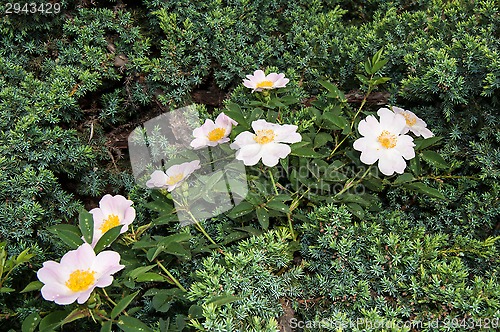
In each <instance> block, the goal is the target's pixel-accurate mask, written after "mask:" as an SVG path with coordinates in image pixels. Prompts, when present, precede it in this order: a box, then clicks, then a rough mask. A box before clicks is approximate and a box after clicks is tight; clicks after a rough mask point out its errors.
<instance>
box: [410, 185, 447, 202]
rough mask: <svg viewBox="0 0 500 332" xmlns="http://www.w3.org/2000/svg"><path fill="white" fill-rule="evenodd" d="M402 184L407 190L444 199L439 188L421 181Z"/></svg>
mask: <svg viewBox="0 0 500 332" xmlns="http://www.w3.org/2000/svg"><path fill="white" fill-rule="evenodd" d="M403 186H404V187H405V188H407V189H409V190H413V191H415V192H418V193H421V194H425V195H427V196H429V197H434V198H439V199H446V198H445V197H444V195H443V194H442V193H441V192H440V191H439V190H437V189H434V188H431V187H429V186H427V185H425V184H423V183H422V182H413V183H406V184H404V185H403Z"/></svg>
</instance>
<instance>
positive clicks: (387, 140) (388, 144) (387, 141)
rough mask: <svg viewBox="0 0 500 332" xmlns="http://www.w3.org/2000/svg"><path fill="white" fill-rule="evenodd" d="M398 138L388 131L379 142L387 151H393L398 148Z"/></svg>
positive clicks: (383, 132)
mask: <svg viewBox="0 0 500 332" xmlns="http://www.w3.org/2000/svg"><path fill="white" fill-rule="evenodd" d="M397 141H398V138H397V137H396V135H394V134H391V133H390V132H388V131H387V130H384V131H382V133H381V134H380V135H379V137H378V142H379V143H380V144H381V145H382V146H383V147H384V148H386V149H392V148H393V147H395V146H396V143H397Z"/></svg>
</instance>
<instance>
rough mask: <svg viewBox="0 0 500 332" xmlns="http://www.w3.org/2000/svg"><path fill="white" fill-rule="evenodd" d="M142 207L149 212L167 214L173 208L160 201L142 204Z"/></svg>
mask: <svg viewBox="0 0 500 332" xmlns="http://www.w3.org/2000/svg"><path fill="white" fill-rule="evenodd" d="M144 206H145V207H146V208H148V209H150V210H153V211H156V212H160V213H169V212H171V211H172V210H173V209H174V208H173V207H172V205H170V203H168V202H165V201H162V200H155V201H152V202H148V203H146V204H144Z"/></svg>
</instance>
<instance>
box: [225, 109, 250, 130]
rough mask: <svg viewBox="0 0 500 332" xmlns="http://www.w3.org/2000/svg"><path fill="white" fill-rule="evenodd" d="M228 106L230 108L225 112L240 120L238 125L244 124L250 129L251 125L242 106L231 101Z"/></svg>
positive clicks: (235, 119) (237, 120)
mask: <svg viewBox="0 0 500 332" xmlns="http://www.w3.org/2000/svg"><path fill="white" fill-rule="evenodd" d="M227 108H228V110H226V111H225V112H224V114H226V115H227V116H229V117H230V118H231V119H233V120H234V121H236V122H238V125H241V126H243V127H244V128H245V129H250V125H249V124H248V122H247V120H246V118H245V116H244V115H243V112H242V111H241V107H240V106H239V105H238V104H235V103H229V104H228V105H227Z"/></svg>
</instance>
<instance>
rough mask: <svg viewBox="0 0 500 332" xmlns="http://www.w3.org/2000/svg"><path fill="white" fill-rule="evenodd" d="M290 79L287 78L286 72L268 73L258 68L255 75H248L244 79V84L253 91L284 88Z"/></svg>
mask: <svg viewBox="0 0 500 332" xmlns="http://www.w3.org/2000/svg"><path fill="white" fill-rule="evenodd" d="M288 82H290V80H289V79H288V78H285V74H283V73H281V74H277V73H270V74H269V75H267V76H266V74H265V73H264V72H263V71H262V70H256V71H255V72H254V73H253V75H247V79H245V80H243V85H244V86H246V87H247V88H249V89H252V92H255V91H257V92H260V91H262V90H269V89H275V88H284V87H285V86H286V85H287V84H288Z"/></svg>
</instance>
